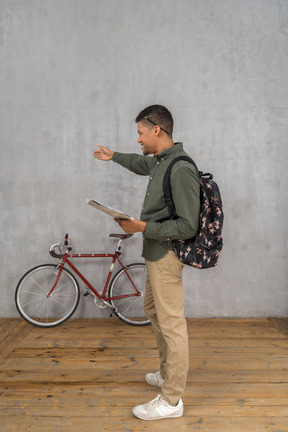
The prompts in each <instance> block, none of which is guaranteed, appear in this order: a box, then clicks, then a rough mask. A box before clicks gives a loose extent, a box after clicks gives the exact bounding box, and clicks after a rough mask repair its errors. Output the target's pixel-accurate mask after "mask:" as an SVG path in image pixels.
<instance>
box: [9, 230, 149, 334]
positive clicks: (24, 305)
mask: <svg viewBox="0 0 288 432" xmlns="http://www.w3.org/2000/svg"><path fill="white" fill-rule="evenodd" d="M132 235H133V234H110V237H116V238H118V239H119V241H118V245H117V247H116V249H115V251H114V253H111V254H110V253H106V254H103V253H102V254H94V253H88V254H83V253H82V254H71V250H72V248H71V246H70V244H71V242H70V240H69V238H68V234H66V236H65V239H64V241H62V242H61V243H57V244H55V245H53V246H51V248H50V255H51V256H52V257H54V258H59V259H60V261H59V263H58V264H56V265H55V264H43V265H38V266H37V267H34V268H32V269H31V270H29V271H28V272H27V273H25V274H24V276H23V277H22V278H21V279H20V281H19V283H18V285H17V288H16V292H15V303H16V306H17V309H18V311H19V313H20V315H21V316H22V317H23V318H24V319H25V320H26V321H28V322H29V323H31V324H33V325H35V326H38V327H54V326H57V325H59V324H62V323H63V322H64V321H66V320H67V319H68V318H70V317H71V316H72V315H73V313H74V312H75V310H76V309H77V306H78V304H79V300H80V288H79V284H78V282H77V279H76V277H75V276H74V275H73V274H72V273H71V272H70V271H69V270H67V268H66V267H67V265H68V266H69V267H71V269H72V270H73V271H74V272H75V273H76V274H77V275H78V276H79V277H80V278H81V280H82V281H83V282H84V283H85V284H86V286H87V288H88V289H87V291H86V292H85V293H84V296H86V297H88V296H92V297H93V298H94V302H95V304H96V306H98V307H101V308H102V307H109V308H110V309H111V313H112V314H113V313H114V314H115V315H116V316H117V317H118V318H120V319H121V320H122V321H125V322H126V323H128V324H132V325H137V326H143V325H147V324H149V323H150V321H149V320H148V318H147V317H146V316H145V313H144V309H143V303H144V291H145V281H146V266H145V264H144V263H133V264H129V265H126V264H125V263H124V261H123V259H121V258H120V256H121V253H122V252H121V243H122V241H123V240H126V239H128V238H129V237H131V236H132ZM72 258H75V259H76V258H77V259H78V258H82V259H84V258H110V259H112V263H111V266H110V270H109V272H108V275H107V279H106V283H105V286H104V289H103V292H102V293H99V292H98V291H97V290H96V289H95V288H94V287H93V286H92V285H91V284H90V283H89V282H88V280H87V279H86V278H85V277H84V276H83V274H82V273H81V272H80V271H79V270H78V269H77V268H76V267H75V265H74V264H72V262H71V259H72ZM116 261H117V262H118V263H119V264H120V266H121V269H120V270H119V271H118V272H117V273H116V274H115V275H114V277H113V278H112V280H111V276H112V272H113V269H114V265H115V263H116ZM65 266H66V267H65Z"/></svg>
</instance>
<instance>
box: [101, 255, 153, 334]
mask: <svg viewBox="0 0 288 432" xmlns="http://www.w3.org/2000/svg"><path fill="white" fill-rule="evenodd" d="M146 273H147V269H146V266H145V264H143V263H136V264H130V265H128V266H127V267H125V270H124V269H122V270H119V271H118V272H117V273H116V274H115V276H114V278H113V279H112V281H111V284H110V286H109V297H113V299H112V300H110V303H111V304H112V306H113V308H114V312H115V314H116V316H117V317H118V318H120V319H121V320H122V321H125V322H126V323H127V324H131V325H137V326H143V325H147V324H150V320H149V319H148V318H147V317H146V315H145V313H144V293H145V284H146ZM135 287H136V288H137V290H138V292H139V293H140V295H136V294H137V291H136V289H135ZM131 294H132V295H133V296H132V297H125V296H127V295H129V296H130V295H131ZM134 294H135V295H134ZM115 297H118V298H115Z"/></svg>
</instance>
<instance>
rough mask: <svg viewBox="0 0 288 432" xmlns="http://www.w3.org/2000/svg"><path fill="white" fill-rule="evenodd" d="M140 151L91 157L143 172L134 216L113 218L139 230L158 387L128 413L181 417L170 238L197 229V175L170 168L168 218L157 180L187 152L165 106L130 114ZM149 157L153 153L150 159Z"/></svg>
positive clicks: (185, 356)
mask: <svg viewBox="0 0 288 432" xmlns="http://www.w3.org/2000/svg"><path fill="white" fill-rule="evenodd" d="M135 121H136V123H137V127H138V134H139V139H138V143H139V144H140V145H141V149H142V152H143V156H142V155H138V154H135V153H132V154H130V153H129V154H128V153H127V154H126V153H119V152H113V151H111V150H109V149H107V148H105V147H102V146H100V145H98V148H99V149H98V150H95V151H94V157H96V158H97V159H100V160H104V161H108V160H113V161H114V162H117V163H118V164H120V165H122V166H123V167H125V168H127V169H129V170H130V171H133V172H134V173H136V174H139V175H148V176H149V181H148V187H147V192H146V195H145V199H144V203H143V207H142V212H141V216H140V220H138V219H133V220H121V219H116V222H118V224H119V225H120V226H121V228H122V229H123V230H124V231H125V232H126V233H136V232H142V233H143V252H142V255H143V257H144V258H145V264H146V267H147V281H146V290H145V300H144V310H145V313H146V315H147V317H148V318H149V319H150V321H151V324H152V326H153V330H154V333H155V336H156V342H157V347H158V351H159V355H160V371H158V372H156V373H148V374H147V375H146V377H145V380H146V382H147V383H148V384H150V385H154V386H156V387H159V388H161V394H160V395H158V396H157V397H156V398H155V399H153V400H152V401H151V402H148V403H146V404H144V405H139V406H136V407H135V408H134V409H133V411H132V412H133V414H134V416H136V417H138V418H140V419H143V420H158V419H162V418H174V417H180V416H182V415H183V402H182V399H181V396H182V394H183V392H184V389H185V385H186V381H187V374H188V367H189V352H188V333H187V323H186V319H185V316H184V295H183V286H182V269H183V264H182V263H181V262H180V261H179V260H178V258H177V256H176V254H175V253H174V251H173V248H172V240H173V239H187V238H190V237H193V236H194V235H195V234H196V233H197V230H198V222H199V209H200V197H199V195H200V188H199V178H198V173H197V172H196V169H195V168H194V166H193V165H192V164H190V163H189V162H187V161H179V162H177V163H176V164H175V165H174V166H173V168H172V171H171V186H172V198H173V202H174V205H175V210H176V214H177V216H178V218H177V219H174V220H170V219H169V211H168V207H167V206H166V202H165V198H164V194H163V190H162V182H163V177H164V174H165V171H166V169H167V167H168V165H169V164H170V162H171V160H173V159H174V158H176V157H178V156H182V155H187V153H185V152H184V150H183V144H182V143H175V144H174V142H173V138H172V132H173V118H172V115H171V113H170V112H169V111H168V110H167V108H165V107H163V106H161V105H152V106H149V107H147V108H145V109H144V110H143V111H141V112H140V114H139V115H138V116H137V117H136V120H135ZM150 155H154V157H151V156H150Z"/></svg>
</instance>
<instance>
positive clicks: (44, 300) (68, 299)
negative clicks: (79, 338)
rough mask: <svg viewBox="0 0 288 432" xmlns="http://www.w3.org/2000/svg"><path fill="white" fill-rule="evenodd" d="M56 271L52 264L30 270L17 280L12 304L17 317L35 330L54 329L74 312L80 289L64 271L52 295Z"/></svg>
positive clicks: (56, 268) (55, 266)
mask: <svg viewBox="0 0 288 432" xmlns="http://www.w3.org/2000/svg"><path fill="white" fill-rule="evenodd" d="M58 274H59V269H58V267H57V265H54V264H44V265H40V266H37V267H34V268H33V269H31V270H29V271H28V272H27V273H26V274H25V275H24V276H23V277H22V278H21V279H20V281H19V283H18V285H17V288H16V292H15V303H16V306H17V309H18V312H19V313H20V315H21V316H22V317H23V318H24V319H25V320H26V321H28V322H29V323H30V324H33V325H35V326H38V327H55V326H57V325H59V324H61V323H63V322H64V321H66V320H67V319H68V318H70V317H71V315H72V314H73V313H74V312H75V310H76V308H77V306H78V303H79V299H80V289H79V285H78V282H77V280H76V279H75V277H74V276H73V275H72V273H70V272H69V271H68V270H66V269H65V268H63V269H62V272H61V276H60V278H59V281H58V283H57V285H56V287H55V288H54V290H53V292H52V294H51V295H50V296H48V293H49V292H50V290H51V288H52V287H53V286H54V284H55V282H56V279H57V276H58Z"/></svg>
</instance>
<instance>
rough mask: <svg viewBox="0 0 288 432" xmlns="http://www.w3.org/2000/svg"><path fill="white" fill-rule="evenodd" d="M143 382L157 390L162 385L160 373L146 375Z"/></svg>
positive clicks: (162, 380)
mask: <svg viewBox="0 0 288 432" xmlns="http://www.w3.org/2000/svg"><path fill="white" fill-rule="evenodd" d="M145 381H146V382H147V383H148V384H150V385H153V386H156V387H159V388H161V387H162V385H163V383H164V379H163V378H162V376H161V374H160V371H159V372H155V373H148V374H147V375H146V376H145Z"/></svg>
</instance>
